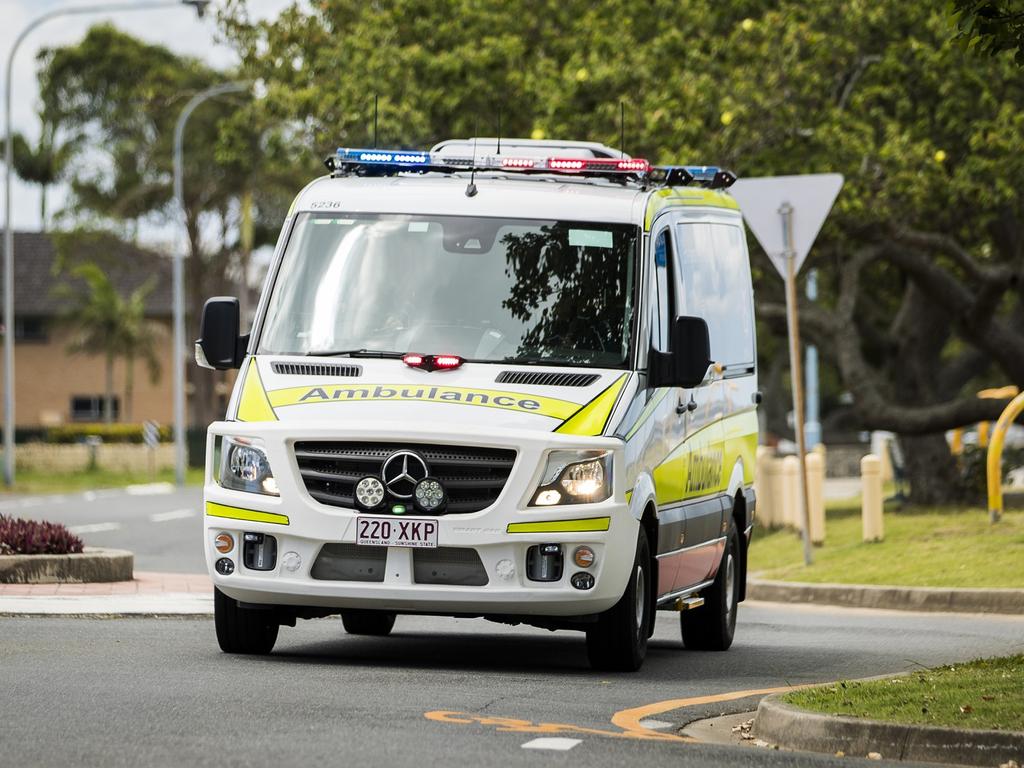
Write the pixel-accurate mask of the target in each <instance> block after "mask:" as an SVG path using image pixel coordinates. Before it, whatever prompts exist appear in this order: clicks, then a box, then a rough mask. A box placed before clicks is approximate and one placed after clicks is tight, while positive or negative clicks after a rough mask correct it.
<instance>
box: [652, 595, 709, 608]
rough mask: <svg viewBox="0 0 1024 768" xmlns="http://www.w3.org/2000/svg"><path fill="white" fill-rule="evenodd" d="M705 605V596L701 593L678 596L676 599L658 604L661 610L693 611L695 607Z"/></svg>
mask: <svg viewBox="0 0 1024 768" xmlns="http://www.w3.org/2000/svg"><path fill="white" fill-rule="evenodd" d="M702 605H704V598H703V597H701V596H700V595H690V596H689V597H678V598H676V599H675V600H670V601H669V602H667V603H664V604H662V605H659V606H658V610H659V611H692V610H693V609H694V608H700V607H701V606H702Z"/></svg>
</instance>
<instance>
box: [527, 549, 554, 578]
mask: <svg viewBox="0 0 1024 768" xmlns="http://www.w3.org/2000/svg"><path fill="white" fill-rule="evenodd" d="M526 577H527V578H528V579H529V580H530V581H558V580H559V579H561V578H562V545H561V544H539V545H537V546H534V547H530V548H529V549H528V550H526Z"/></svg>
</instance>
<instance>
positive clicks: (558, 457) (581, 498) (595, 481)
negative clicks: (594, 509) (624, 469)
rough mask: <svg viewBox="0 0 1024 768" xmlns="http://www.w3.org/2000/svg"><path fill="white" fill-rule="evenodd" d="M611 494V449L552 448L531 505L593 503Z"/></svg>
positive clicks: (547, 505)
mask: <svg viewBox="0 0 1024 768" xmlns="http://www.w3.org/2000/svg"><path fill="white" fill-rule="evenodd" d="M611 495H612V452H611V451H552V452H551V453H549V454H548V462H547V466H546V467H545V468H544V476H543V478H542V479H541V484H540V487H539V488H537V491H536V492H535V493H534V494H533V499H532V500H531V501H530V506H531V507H550V506H552V505H554V504H590V503H593V502H595V501H604V500H605V499H607V498H608V497H609V496H611Z"/></svg>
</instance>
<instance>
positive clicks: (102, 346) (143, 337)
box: [59, 262, 163, 424]
mask: <svg viewBox="0 0 1024 768" xmlns="http://www.w3.org/2000/svg"><path fill="white" fill-rule="evenodd" d="M71 276H72V277H75V278H78V279H80V280H82V281H83V282H84V283H85V290H84V291H83V290H78V291H77V292H76V291H75V290H74V289H71V288H69V287H68V286H61V287H60V289H59V293H60V294H62V295H63V296H65V297H67V298H68V299H69V309H68V311H66V312H65V313H64V314H63V316H62V318H61V319H62V323H63V324H64V325H66V326H69V327H71V328H73V329H74V335H73V336H72V339H71V342H70V343H69V344H68V347H67V349H68V352H69V353H72V354H76V353H85V354H88V355H103V357H104V367H105V372H106V386H105V390H104V395H103V397H104V407H103V411H104V413H103V420H104V422H105V423H107V424H111V423H112V422H113V418H114V363H115V361H116V360H117V358H119V357H123V358H124V359H125V362H126V364H127V366H126V370H125V412H124V413H125V417H126V419H130V418H131V402H132V396H133V390H134V383H135V382H134V371H133V370H132V369H133V368H134V363H135V361H136V360H137V359H142V360H144V361H145V362H146V365H147V367H148V369H149V375H150V378H151V380H152V381H154V382H156V380H157V379H158V378H159V376H160V362H159V360H158V359H157V356H156V350H155V347H156V343H157V341H158V339H159V337H160V336H161V335H162V331H163V329H162V328H160V327H159V325H158V324H157V323H154V322H153V321H151V320H149V319H148V318H147V317H146V298H147V297H148V296H149V294H150V293H151V292H152V291H153V288H154V287H155V285H156V281H155V279H154V278H150V279H149V280H147V281H146V282H145V283H143V284H142V285H141V286H139V287H138V288H136V289H135V290H134V291H132V293H131V294H130V295H129V296H128V298H127V299H125V298H124V297H122V296H121V294H119V293H118V292H117V289H116V288H115V287H114V284H113V283H112V282H111V280H110V278H109V277H108V276H107V273H106V272H104V271H103V269H102V268H100V267H99V266H98V265H97V264H95V263H92V262H86V263H85V264H79V265H78V266H77V267H75V268H73V269H72V270H71Z"/></svg>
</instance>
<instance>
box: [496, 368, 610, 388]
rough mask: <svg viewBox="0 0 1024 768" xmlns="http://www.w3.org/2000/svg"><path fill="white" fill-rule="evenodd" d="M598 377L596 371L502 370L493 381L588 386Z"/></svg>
mask: <svg viewBox="0 0 1024 768" xmlns="http://www.w3.org/2000/svg"><path fill="white" fill-rule="evenodd" d="M599 378H601V377H600V376H598V375H597V374H596V373H544V372H542V371H502V372H501V373H499V374H498V378H496V379H495V381H496V382H498V383H499V384H533V385H534V386H538V387H589V386H590V385H591V384H593V383H594V382H595V381H597V380H598V379H599Z"/></svg>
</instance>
